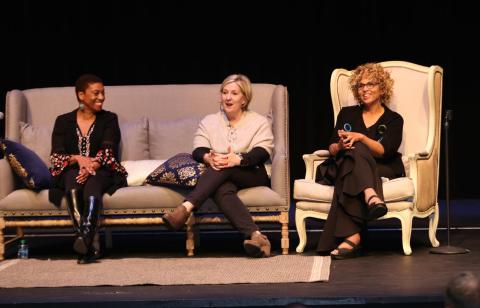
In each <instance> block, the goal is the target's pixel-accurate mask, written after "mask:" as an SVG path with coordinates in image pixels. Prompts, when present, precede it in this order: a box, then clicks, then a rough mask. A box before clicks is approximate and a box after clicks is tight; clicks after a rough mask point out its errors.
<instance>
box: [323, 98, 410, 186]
mask: <svg viewBox="0 0 480 308" xmlns="http://www.w3.org/2000/svg"><path fill="white" fill-rule="evenodd" d="M382 106H383V107H384V108H385V111H384V113H383V114H382V115H381V116H380V118H379V119H378V120H377V122H375V123H374V124H373V125H372V126H370V127H366V126H365V123H364V122H363V117H362V107H361V106H359V105H357V106H348V107H343V108H342V109H341V110H340V113H339V114H338V116H337V123H336V125H335V129H334V131H333V133H332V136H331V137H330V143H329V144H332V143H337V142H338V141H339V138H340V137H339V136H338V130H339V129H343V130H346V131H352V132H358V133H362V134H364V135H365V136H367V137H368V138H370V139H373V140H376V141H378V142H380V143H381V144H382V145H383V148H384V151H385V152H384V154H383V156H382V157H375V160H376V162H377V165H378V170H379V174H380V176H384V177H388V178H396V177H402V176H405V168H404V166H403V162H402V155H401V154H400V153H399V152H398V148H399V147H400V144H401V143H402V135H403V118H402V116H401V115H400V114H398V113H396V112H394V111H392V110H390V109H389V108H388V107H387V106H385V105H382Z"/></svg>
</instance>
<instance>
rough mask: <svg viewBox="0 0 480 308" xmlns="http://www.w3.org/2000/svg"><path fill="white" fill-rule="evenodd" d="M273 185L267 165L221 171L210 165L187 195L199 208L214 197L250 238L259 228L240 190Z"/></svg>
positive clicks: (224, 212)
mask: <svg viewBox="0 0 480 308" xmlns="http://www.w3.org/2000/svg"><path fill="white" fill-rule="evenodd" d="M255 186H270V179H269V178H268V175H267V172H266V170H265V167H264V166H263V165H262V166H255V167H247V168H241V167H233V168H228V169H223V170H220V171H217V170H214V169H212V168H207V170H205V172H204V173H203V174H202V176H201V177H200V179H199V180H198V183H197V186H196V187H195V189H194V190H193V191H192V192H191V193H190V194H189V195H188V196H187V198H186V200H187V201H190V202H191V203H192V204H193V205H194V207H195V209H199V208H200V207H201V206H202V205H203V203H204V202H205V201H206V200H207V199H208V198H210V197H212V198H213V200H214V201H215V203H216V204H217V206H218V207H219V208H220V210H221V211H222V212H223V214H224V215H225V217H226V218H227V219H228V220H229V221H230V222H231V223H232V225H233V226H234V227H235V228H236V229H237V230H238V231H240V232H241V233H242V234H243V235H244V236H245V238H249V237H250V235H251V234H252V232H255V231H257V230H259V228H258V226H257V225H256V224H255V222H254V221H253V218H252V215H251V214H250V212H249V211H248V209H247V207H246V206H245V204H243V202H242V201H241V200H240V198H238V196H237V192H238V190H239V189H243V188H249V187H255Z"/></svg>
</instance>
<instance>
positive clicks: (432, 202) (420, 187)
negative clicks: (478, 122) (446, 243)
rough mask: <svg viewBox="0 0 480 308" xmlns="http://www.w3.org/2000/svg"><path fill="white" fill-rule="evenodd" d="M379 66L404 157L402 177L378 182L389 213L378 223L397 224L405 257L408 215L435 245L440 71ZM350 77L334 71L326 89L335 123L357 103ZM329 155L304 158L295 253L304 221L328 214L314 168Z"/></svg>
mask: <svg viewBox="0 0 480 308" xmlns="http://www.w3.org/2000/svg"><path fill="white" fill-rule="evenodd" d="M381 64H382V65H383V67H385V68H386V69H387V70H388V71H389V72H390V73H391V76H392V78H393V79H394V81H395V84H394V95H393V97H392V100H391V102H390V104H389V107H390V108H391V109H393V110H395V111H397V112H398V113H400V114H401V115H402V117H403V119H404V131H403V141H402V144H401V146H400V149H399V151H400V153H402V155H403V162H404V164H405V170H406V174H407V176H406V177H404V178H398V179H394V180H390V181H384V182H383V192H384V197H385V203H386V204H387V207H388V212H387V214H386V215H385V216H383V217H381V218H380V219H389V218H397V219H399V220H400V222H401V227H402V245H403V252H404V253H405V255H410V254H411V253H412V249H411V247H410V237H411V233H412V220H413V217H419V218H429V229H428V234H429V238H430V242H431V244H432V246H433V247H437V246H439V245H440V243H439V242H438V240H437V239H436V230H437V226H438V203H437V191H438V173H439V149H440V132H441V110H442V80H443V69H442V68H441V67H439V66H430V67H425V66H420V65H417V64H413V63H408V62H402V61H389V62H382V63H381ZM350 75H351V72H350V71H347V70H345V69H336V70H334V71H333V73H332V76H331V80H330V91H331V96H332V104H333V111H334V117H335V120H336V117H337V115H338V113H339V111H340V109H341V108H342V107H344V106H350V105H354V104H356V102H355V100H354V98H353V95H352V93H351V91H350V89H349V84H348V79H349V77H350ZM328 156H329V152H328V151H327V150H319V151H316V152H314V153H313V154H306V155H303V160H304V161H305V167H306V173H305V179H300V180H296V181H295V183H294V199H295V200H296V210H295V222H296V226H297V232H298V236H299V239H300V243H299V245H298V246H297V249H296V250H297V252H303V250H304V249H305V245H306V241H307V234H306V229H305V219H306V218H307V217H313V218H318V219H322V220H325V219H326V218H327V215H328V212H329V210H330V203H331V201H332V196H333V186H326V185H321V184H317V183H315V173H316V169H317V166H318V165H319V164H320V163H321V162H322V161H324V160H325V159H327V158H328Z"/></svg>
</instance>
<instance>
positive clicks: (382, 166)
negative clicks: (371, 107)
mask: <svg viewBox="0 0 480 308" xmlns="http://www.w3.org/2000/svg"><path fill="white" fill-rule="evenodd" d="M383 107H384V109H385V111H384V113H383V114H382V116H380V118H379V119H378V120H377V122H376V123H375V124H373V125H372V126H370V127H368V128H367V127H366V126H365V123H364V122H363V117H362V107H361V106H351V107H344V108H342V109H341V110H340V113H339V114H338V117H337V122H336V125H335V129H334V131H333V133H332V136H331V138H330V143H329V144H332V143H337V142H338V140H339V137H338V133H337V132H338V130H339V129H343V130H346V131H352V132H359V133H362V134H364V135H365V136H367V137H369V138H371V139H374V140H377V141H379V142H380V143H381V144H382V145H383V147H384V150H385V153H384V155H383V157H381V158H375V157H373V155H372V154H371V151H370V150H369V149H368V147H367V146H366V145H364V144H363V143H361V142H356V143H355V144H354V147H355V149H352V150H348V151H340V152H339V153H337V155H336V156H335V157H334V158H331V159H329V160H328V161H326V162H325V163H324V164H322V165H320V166H319V168H318V170H317V179H316V181H317V182H319V183H321V184H329V185H334V186H335V189H334V195H333V200H332V205H331V208H330V212H329V213H328V217H327V221H326V222H325V226H324V230H323V232H322V235H321V237H320V242H319V244H318V248H317V251H318V252H319V253H320V254H329V253H330V252H331V251H332V250H334V249H335V248H336V247H337V245H338V241H341V240H343V239H344V238H345V237H348V236H351V235H353V234H356V233H359V232H362V231H365V227H366V217H367V212H368V208H367V204H366V203H365V201H364V195H363V191H364V190H365V189H366V188H369V187H372V188H373V189H375V191H376V192H377V195H378V196H379V197H380V198H381V199H382V200H383V190H382V181H381V177H386V178H389V179H392V178H397V177H402V176H405V169H404V166H403V163H402V159H401V154H400V153H398V152H397V151H398V148H399V147H400V144H401V142H402V133H403V118H402V117H401V116H400V115H399V114H398V113H396V112H394V111H392V110H390V109H388V108H387V107H386V106H385V105H383Z"/></svg>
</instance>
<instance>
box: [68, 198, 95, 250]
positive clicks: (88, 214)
mask: <svg viewBox="0 0 480 308" xmlns="http://www.w3.org/2000/svg"><path fill="white" fill-rule="evenodd" d="M99 218H100V207H99V206H98V204H97V200H96V199H95V197H93V196H90V197H88V205H87V207H85V209H84V211H83V220H82V225H81V227H80V230H81V233H80V235H79V236H78V237H77V239H76V240H75V243H74V244H73V249H74V250H75V251H76V252H78V253H79V254H82V255H86V254H87V253H88V252H89V251H90V250H91V246H92V243H93V238H94V237H95V234H96V233H97V230H98V223H99V221H98V220H99Z"/></svg>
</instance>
